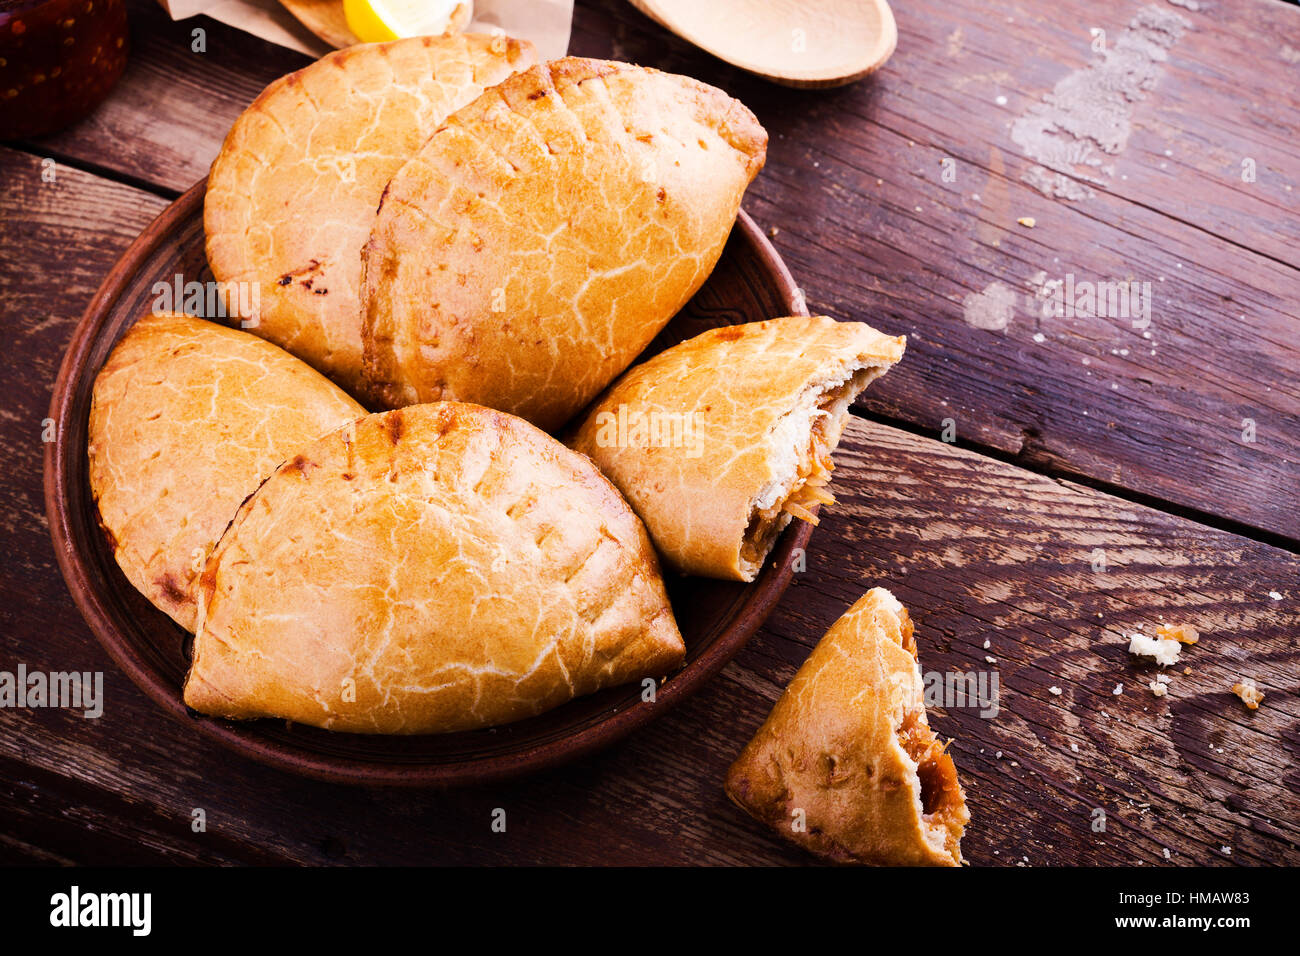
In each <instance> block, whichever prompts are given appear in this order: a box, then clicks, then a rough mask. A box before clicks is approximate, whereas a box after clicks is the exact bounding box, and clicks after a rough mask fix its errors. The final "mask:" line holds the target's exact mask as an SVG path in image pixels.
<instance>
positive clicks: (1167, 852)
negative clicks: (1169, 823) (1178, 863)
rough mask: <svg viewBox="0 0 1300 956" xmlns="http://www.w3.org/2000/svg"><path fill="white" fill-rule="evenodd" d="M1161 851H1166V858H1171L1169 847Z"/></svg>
mask: <svg viewBox="0 0 1300 956" xmlns="http://www.w3.org/2000/svg"><path fill="white" fill-rule="evenodd" d="M1161 852H1162V853H1164V855H1165V859H1166V860H1167V859H1169V847H1165V848H1164V850H1162V851H1161Z"/></svg>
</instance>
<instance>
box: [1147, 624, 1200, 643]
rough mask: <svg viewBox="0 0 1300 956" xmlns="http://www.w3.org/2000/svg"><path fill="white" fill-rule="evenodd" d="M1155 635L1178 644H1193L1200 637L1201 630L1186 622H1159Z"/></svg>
mask: <svg viewBox="0 0 1300 956" xmlns="http://www.w3.org/2000/svg"><path fill="white" fill-rule="evenodd" d="M1156 636H1157V637H1160V638H1163V639H1164V640H1170V641H1177V642H1178V643H1179V644H1195V643H1196V642H1197V641H1199V640H1200V639H1201V632H1200V631H1198V630H1197V629H1196V628H1194V627H1192V626H1191V625H1188V624H1161V625H1160V626H1159V627H1157V628H1156Z"/></svg>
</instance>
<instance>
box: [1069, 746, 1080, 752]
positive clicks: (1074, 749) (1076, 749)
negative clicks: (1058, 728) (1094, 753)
mask: <svg viewBox="0 0 1300 956" xmlns="http://www.w3.org/2000/svg"><path fill="white" fill-rule="evenodd" d="M1070 749H1071V750H1073V751H1074V752H1075V753H1078V752H1079V745H1078V744H1070Z"/></svg>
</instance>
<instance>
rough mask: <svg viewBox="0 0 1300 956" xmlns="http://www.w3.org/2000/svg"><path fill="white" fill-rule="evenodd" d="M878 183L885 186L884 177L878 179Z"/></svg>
mask: <svg viewBox="0 0 1300 956" xmlns="http://www.w3.org/2000/svg"><path fill="white" fill-rule="evenodd" d="M876 185H877V186H883V185H885V181H884V180H883V179H877V180H876Z"/></svg>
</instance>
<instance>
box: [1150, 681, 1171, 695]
mask: <svg viewBox="0 0 1300 956" xmlns="http://www.w3.org/2000/svg"><path fill="white" fill-rule="evenodd" d="M1147 686H1148V687H1150V688H1151V693H1153V694H1155V695H1156V696H1157V697H1164V696H1165V694H1166V693H1167V691H1166V689H1165V685H1164V684H1162V683H1160V681H1157V680H1153V681H1152V682H1151V683H1149V684H1147Z"/></svg>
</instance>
